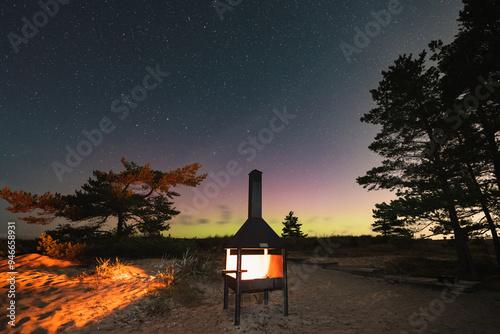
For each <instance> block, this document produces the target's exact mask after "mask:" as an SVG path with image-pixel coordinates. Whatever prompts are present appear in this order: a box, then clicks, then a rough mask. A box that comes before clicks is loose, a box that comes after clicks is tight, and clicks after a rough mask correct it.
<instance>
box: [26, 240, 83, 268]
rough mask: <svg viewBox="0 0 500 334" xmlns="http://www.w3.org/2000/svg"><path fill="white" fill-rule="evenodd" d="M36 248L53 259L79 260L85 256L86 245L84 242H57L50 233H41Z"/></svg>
mask: <svg viewBox="0 0 500 334" xmlns="http://www.w3.org/2000/svg"><path fill="white" fill-rule="evenodd" d="M36 249H37V250H38V251H40V252H42V253H43V254H45V255H47V256H49V257H51V258H54V259H60V260H67V261H79V262H80V261H83V260H84V258H85V249H86V245H85V243H83V244H80V243H75V244H72V243H71V242H59V241H58V240H55V239H52V237H51V236H50V235H46V234H42V235H41V236H40V240H39V241H38V247H37V248H36Z"/></svg>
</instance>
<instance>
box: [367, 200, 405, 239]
mask: <svg viewBox="0 0 500 334" xmlns="http://www.w3.org/2000/svg"><path fill="white" fill-rule="evenodd" d="M375 207H376V209H374V210H372V212H373V216H372V217H373V218H375V221H374V222H373V224H372V231H373V232H377V233H380V234H382V236H383V237H384V239H385V240H387V239H388V238H390V237H393V236H404V237H408V236H412V232H411V231H410V230H409V229H407V228H405V221H404V220H403V219H398V213H397V210H396V209H395V208H394V203H391V205H390V204H387V203H385V202H383V203H380V204H375Z"/></svg>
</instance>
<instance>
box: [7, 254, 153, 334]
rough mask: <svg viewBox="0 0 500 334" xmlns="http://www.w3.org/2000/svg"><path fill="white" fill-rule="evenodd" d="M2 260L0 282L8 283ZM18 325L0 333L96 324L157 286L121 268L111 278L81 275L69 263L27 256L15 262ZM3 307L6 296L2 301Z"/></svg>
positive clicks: (139, 273) (142, 273) (129, 268)
mask: <svg viewBox="0 0 500 334" xmlns="http://www.w3.org/2000/svg"><path fill="white" fill-rule="evenodd" d="M6 264H7V263H6V261H5V260H4V261H2V264H1V266H0V270H1V274H0V279H1V280H2V282H7V281H6V280H7V278H8V275H7V272H8V269H7V266H6ZM16 269H17V271H18V275H17V280H16V296H15V300H16V326H15V327H13V328H11V327H10V326H8V325H7V324H6V323H5V322H4V321H2V325H1V326H2V327H1V328H0V330H5V329H6V327H8V330H13V332H18V333H32V332H35V331H36V332H40V333H55V332H57V331H63V330H64V331H68V330H74V329H76V328H80V327H83V326H86V325H91V324H95V323H96V322H98V321H99V320H100V319H102V318H103V317H105V316H107V315H109V314H110V313H112V312H113V311H116V310H119V309H123V308H124V307H126V306H127V305H129V304H130V303H131V302H133V301H134V300H136V299H138V298H140V297H142V296H144V295H145V294H146V293H147V292H148V290H149V289H152V288H155V287H157V286H158V285H157V284H158V283H157V281H156V280H155V278H154V276H150V275H149V274H147V273H146V272H145V271H144V270H143V269H139V268H137V267H134V266H130V265H124V266H123V267H122V268H121V269H120V272H119V273H117V274H115V275H113V276H112V277H107V278H104V277H99V276H95V275H90V276H81V274H82V272H83V269H82V268H78V267H77V266H75V265H74V264H73V263H71V262H68V261H61V260H55V259H51V258H49V257H47V256H42V255H38V254H29V255H23V256H18V257H16ZM0 300H1V303H2V305H7V304H6V303H7V302H8V300H7V294H6V293H2V295H1V296H0Z"/></svg>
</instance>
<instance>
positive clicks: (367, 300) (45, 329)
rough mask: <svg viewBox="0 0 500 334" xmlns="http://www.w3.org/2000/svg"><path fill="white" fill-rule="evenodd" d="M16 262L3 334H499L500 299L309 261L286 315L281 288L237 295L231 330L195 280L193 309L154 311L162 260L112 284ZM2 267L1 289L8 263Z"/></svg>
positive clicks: (138, 263) (33, 257)
mask: <svg viewBox="0 0 500 334" xmlns="http://www.w3.org/2000/svg"><path fill="white" fill-rule="evenodd" d="M16 260H17V261H16V264H17V270H18V275H17V280H16V298H15V300H16V326H15V327H11V326H10V325H8V323H7V321H8V320H9V319H8V318H6V317H5V316H3V317H2V321H1V322H0V331H1V332H9V333H37V334H40V333H56V332H74V333H95V332H104V333H498V328H499V327H500V318H499V317H498V310H499V309H500V293H499V292H496V291H488V290H481V289H479V290H476V291H472V292H467V293H462V292H460V291H455V290H453V289H450V288H448V287H446V286H444V287H426V286H420V285H413V284H407V283H398V282H397V281H394V280H387V279H384V278H383V277H370V276H363V275H356V274H352V273H348V272H343V271H339V270H335V269H334V268H322V267H320V266H317V265H311V264H301V263H293V262H291V263H290V264H289V277H290V285H289V290H290V291H289V316H288V317H284V316H283V297H282V292H281V291H274V292H271V293H270V300H269V305H264V303H263V301H262V296H261V295H260V294H244V295H243V300H242V311H241V324H240V326H238V327H236V326H234V298H233V295H230V302H229V309H228V310H223V309H222V295H223V286H222V283H221V282H220V283H217V282H201V283H200V286H199V287H200V288H201V289H202V290H203V298H202V300H201V302H200V303H199V305H197V306H194V307H182V306H175V305H174V306H172V307H171V310H170V311H168V312H167V313H164V314H161V315H159V314H158V315H156V314H155V313H154V312H152V311H151V308H150V307H149V308H148V307H147V306H148V303H151V298H150V297H149V296H147V292H148V290H150V289H153V288H155V287H156V286H157V282H156V280H155V279H154V274H155V273H156V272H158V270H159V269H161V268H164V267H165V266H166V265H169V264H168V263H166V262H165V261H162V260H160V259H145V260H134V261H130V263H128V264H127V266H125V267H124V268H123V270H122V275H121V276H120V277H113V278H109V279H97V278H96V277H95V276H92V275H87V276H85V275H82V273H83V270H84V269H83V268H81V267H78V266H75V265H74V264H73V263H71V262H67V261H60V260H54V259H50V258H48V257H46V256H42V255H38V254H28V255H23V256H19V257H17V258H16ZM329 260H331V261H332V262H333V261H335V260H338V259H329ZM373 260H374V259H371V261H373ZM358 261H360V259H358ZM355 262H356V261H354V262H349V261H348V260H346V259H343V262H342V261H340V263H339V264H340V265H344V264H353V263H355ZM361 262H363V263H365V264H366V263H369V262H370V261H366V260H365V261H363V259H361ZM0 269H1V275H2V276H1V279H2V281H3V282H7V278H8V277H7V274H6V273H7V271H8V270H7V268H6V261H5V260H3V261H2V266H1V268H0ZM7 289H8V284H7V283H6V284H5V285H4V286H3V290H4V291H3V292H2V295H1V297H0V299H1V301H2V305H7V303H8V298H7ZM3 309H4V311H3V312H4V314H5V312H6V311H5V307H4V308H3ZM146 309H147V310H149V311H148V312H146V311H145V310H146Z"/></svg>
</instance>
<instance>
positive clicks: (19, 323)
mask: <svg viewBox="0 0 500 334" xmlns="http://www.w3.org/2000/svg"><path fill="white" fill-rule="evenodd" d="M30 319H31V318H30V317H24V318H22V319H21V320H19V321H18V322H17V323H16V327H20V326H21V325H22V324H24V323H26V322H28V321H30Z"/></svg>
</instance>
